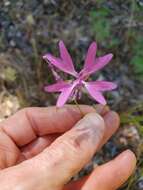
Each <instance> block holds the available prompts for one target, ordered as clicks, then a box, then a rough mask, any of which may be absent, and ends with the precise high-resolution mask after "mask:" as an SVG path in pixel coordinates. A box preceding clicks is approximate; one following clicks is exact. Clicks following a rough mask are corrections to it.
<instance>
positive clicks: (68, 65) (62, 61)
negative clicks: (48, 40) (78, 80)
mask: <svg viewBox="0 0 143 190" xmlns="http://www.w3.org/2000/svg"><path fill="white" fill-rule="evenodd" d="M59 49H60V55H61V58H57V57H54V56H53V55H51V54H46V55H44V56H43V59H45V60H46V61H49V62H50V63H51V64H52V65H54V66H55V67H57V68H58V69H60V70H61V71H63V72H65V73H68V74H71V75H73V76H77V72H76V71H75V69H74V65H73V62H72V59H71V57H70V55H69V53H68V51H67V49H66V47H65V45H64V43H63V42H62V41H60V43H59Z"/></svg>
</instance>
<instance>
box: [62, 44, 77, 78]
mask: <svg viewBox="0 0 143 190" xmlns="http://www.w3.org/2000/svg"><path fill="white" fill-rule="evenodd" d="M59 49H60V55H61V59H62V61H63V62H64V64H65V65H66V67H67V68H68V70H69V71H70V72H71V73H74V74H75V73H76V71H75V69H74V65H73V61H72V58H71V56H70V54H69V52H68V50H67V49H66V47H65V44H64V42H63V41H60V42H59Z"/></svg>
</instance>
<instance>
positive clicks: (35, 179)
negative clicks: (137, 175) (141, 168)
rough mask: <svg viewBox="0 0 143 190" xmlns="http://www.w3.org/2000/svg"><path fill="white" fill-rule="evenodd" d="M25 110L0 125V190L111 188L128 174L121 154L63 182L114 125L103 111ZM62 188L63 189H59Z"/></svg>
mask: <svg viewBox="0 0 143 190" xmlns="http://www.w3.org/2000/svg"><path fill="white" fill-rule="evenodd" d="M81 109H82V111H83V112H84V114H85V116H84V117H83V118H82V116H81V114H80V113H79V110H78V108H77V107H76V106H65V107H63V108H61V109H56V108H55V107H49V108H25V109H23V110H21V111H19V112H17V113H16V114H15V115H13V116H11V117H10V118H8V119H6V120H5V121H3V122H1V123H0V170H1V171H0V182H1V183H0V189H1V190H9V189H11V190H33V189H34V190H115V189H117V188H118V187H119V186H120V185H122V184H123V183H124V182H125V181H126V180H127V178H128V177H129V176H130V175H131V174H132V172H133V170H134V168H135V165H136V158H135V156H134V154H133V153H132V152H131V151H129V150H127V151H124V152H123V153H121V154H120V155H119V156H118V157H117V158H115V159H114V160H112V161H110V162H108V163H106V164H103V165H101V166H98V167H96V168H95V169H94V171H93V172H92V173H91V174H90V175H89V176H86V177H83V178H82V179H81V180H79V181H76V182H71V183H69V184H67V183H68V182H69V180H70V179H71V177H72V176H74V175H75V174H76V173H77V172H78V171H80V170H81V168H83V167H84V166H85V164H86V163H88V161H89V160H90V159H91V158H92V156H93V155H94V153H95V152H97V151H98V149H99V148H100V147H101V146H102V145H103V144H104V143H106V142H107V140H108V139H109V138H110V136H111V135H112V134H113V133H114V132H115V131H116V130H117V128H118V126H119V117H118V115H117V114H116V113H115V112H113V111H110V110H109V109H108V108H107V107H103V106H101V105H97V108H96V110H97V112H98V114H97V113H95V110H94V109H93V108H92V107H90V106H81ZM65 184H66V185H65Z"/></svg>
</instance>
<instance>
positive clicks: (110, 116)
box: [104, 111, 120, 129]
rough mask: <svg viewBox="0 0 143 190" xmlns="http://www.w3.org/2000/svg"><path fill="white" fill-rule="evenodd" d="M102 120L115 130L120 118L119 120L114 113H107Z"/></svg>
mask: <svg viewBox="0 0 143 190" xmlns="http://www.w3.org/2000/svg"><path fill="white" fill-rule="evenodd" d="M104 119H105V120H106V122H108V123H109V125H108V123H107V125H108V126H110V127H112V128H113V126H114V128H115V129H117V128H118V126H119V123H120V118H119V115H118V114H117V113H116V112H114V111H109V112H108V113H106V114H105V115H104Z"/></svg>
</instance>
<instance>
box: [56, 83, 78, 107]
mask: <svg viewBox="0 0 143 190" xmlns="http://www.w3.org/2000/svg"><path fill="white" fill-rule="evenodd" d="M76 85H77V83H76V82H74V83H73V84H71V85H70V86H69V87H67V88H64V89H63V90H62V92H61V94H60V95H59V98H58V101H57V107H62V106H63V105H64V104H65V103H66V102H67V100H68V98H69V97H70V96H71V94H72V92H73V89H74V87H75V86H76Z"/></svg>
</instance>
